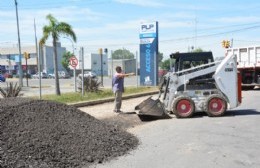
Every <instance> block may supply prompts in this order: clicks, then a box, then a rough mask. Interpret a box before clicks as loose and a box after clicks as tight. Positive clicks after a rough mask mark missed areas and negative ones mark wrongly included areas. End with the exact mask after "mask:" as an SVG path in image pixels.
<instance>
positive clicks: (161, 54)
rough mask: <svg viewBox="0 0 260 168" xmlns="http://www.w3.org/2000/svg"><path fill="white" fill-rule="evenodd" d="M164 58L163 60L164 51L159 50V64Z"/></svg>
mask: <svg viewBox="0 0 260 168" xmlns="http://www.w3.org/2000/svg"><path fill="white" fill-rule="evenodd" d="M162 60H163V53H161V52H158V62H159V64H160V63H161V62H162Z"/></svg>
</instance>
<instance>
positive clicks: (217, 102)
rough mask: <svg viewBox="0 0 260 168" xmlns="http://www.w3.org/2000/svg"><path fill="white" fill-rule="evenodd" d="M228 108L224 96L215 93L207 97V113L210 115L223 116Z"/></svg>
mask: <svg viewBox="0 0 260 168" xmlns="http://www.w3.org/2000/svg"><path fill="white" fill-rule="evenodd" d="M213 103H214V104H213ZM214 106H215V107H214ZM226 110H227V101H226V99H225V98H224V97H223V96H221V95H217V94H214V95H210V96H209V97H208V98H207V100H206V113H207V114H208V116H209V117H220V116H223V115H224V114H225V112H226Z"/></svg>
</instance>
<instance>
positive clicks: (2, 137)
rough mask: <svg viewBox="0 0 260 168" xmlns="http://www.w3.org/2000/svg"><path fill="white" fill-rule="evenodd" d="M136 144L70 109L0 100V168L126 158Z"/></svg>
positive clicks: (61, 167)
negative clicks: (123, 156) (118, 157)
mask: <svg viewBox="0 0 260 168" xmlns="http://www.w3.org/2000/svg"><path fill="white" fill-rule="evenodd" d="M137 145H138V139H137V138H136V137H134V136H133V135H131V134H130V133H127V132H125V131H122V130H121V129H119V128H117V127H116V126H113V125H108V124H106V123H105V122H103V121H99V120H97V119H95V118H94V117H92V116H90V115H89V114H87V113H84V112H82V111H80V110H78V109H77V108H75V107H72V106H68V105H65V104H61V103H56V102H51V101H40V100H30V99H25V98H8V99H0V168H14V167H15V168H66V167H73V168H78V167H83V166H88V165H90V164H93V163H102V162H103V161H106V160H109V159H111V158H114V157H117V156H121V155H124V154H126V153H127V152H128V151H129V150H131V149H134V148H135V147H136V146H137Z"/></svg>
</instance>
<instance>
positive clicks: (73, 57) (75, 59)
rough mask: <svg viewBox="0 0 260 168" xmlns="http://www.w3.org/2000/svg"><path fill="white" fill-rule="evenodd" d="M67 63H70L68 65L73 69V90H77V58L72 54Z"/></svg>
mask: <svg viewBox="0 0 260 168" xmlns="http://www.w3.org/2000/svg"><path fill="white" fill-rule="evenodd" d="M69 64H70V66H72V67H73V68H74V70H73V76H74V89H75V92H77V86H76V67H77V65H78V59H77V58H76V57H75V56H74V55H73V56H72V57H71V58H70V61H69Z"/></svg>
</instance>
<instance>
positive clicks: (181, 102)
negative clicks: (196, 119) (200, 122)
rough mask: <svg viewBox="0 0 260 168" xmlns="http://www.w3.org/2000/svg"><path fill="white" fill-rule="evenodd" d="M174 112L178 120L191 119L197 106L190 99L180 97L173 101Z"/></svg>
mask: <svg viewBox="0 0 260 168" xmlns="http://www.w3.org/2000/svg"><path fill="white" fill-rule="evenodd" d="M172 111H173V113H174V114H175V115H176V117H177V118H189V117H191V116H192V115H193V113H194V111H195V105H194V102H193V100H192V99H191V98H190V97H187V96H180V97H177V98H176V99H175V100H174V101H173V105H172Z"/></svg>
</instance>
